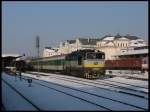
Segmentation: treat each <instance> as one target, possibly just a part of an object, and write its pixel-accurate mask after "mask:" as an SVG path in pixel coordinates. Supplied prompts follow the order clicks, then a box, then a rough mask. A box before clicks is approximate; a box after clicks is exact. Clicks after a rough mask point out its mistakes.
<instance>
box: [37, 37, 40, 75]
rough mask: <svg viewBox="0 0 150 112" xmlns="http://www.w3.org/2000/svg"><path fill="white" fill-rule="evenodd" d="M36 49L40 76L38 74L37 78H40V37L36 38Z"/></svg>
mask: <svg viewBox="0 0 150 112" xmlns="http://www.w3.org/2000/svg"><path fill="white" fill-rule="evenodd" d="M36 48H37V55H38V69H37V70H38V74H37V77H39V76H40V75H39V48H40V37H39V36H37V37H36Z"/></svg>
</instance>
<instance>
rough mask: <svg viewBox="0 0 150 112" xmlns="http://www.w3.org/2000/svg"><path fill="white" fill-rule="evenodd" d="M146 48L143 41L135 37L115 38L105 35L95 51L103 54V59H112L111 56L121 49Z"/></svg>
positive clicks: (118, 36)
mask: <svg viewBox="0 0 150 112" xmlns="http://www.w3.org/2000/svg"><path fill="white" fill-rule="evenodd" d="M141 46H146V43H145V42H144V40H143V39H141V38H139V37H136V36H130V35H126V36H120V35H119V34H117V35H116V36H112V35H106V36H104V37H103V38H101V40H100V41H98V42H97V47H96V48H97V50H100V51H103V52H105V59H106V60H110V59H113V56H114V55H115V54H117V53H118V52H121V50H122V49H131V48H135V47H141Z"/></svg>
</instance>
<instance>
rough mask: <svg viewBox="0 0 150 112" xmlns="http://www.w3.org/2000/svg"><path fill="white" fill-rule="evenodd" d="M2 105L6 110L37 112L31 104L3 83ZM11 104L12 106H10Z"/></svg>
mask: <svg viewBox="0 0 150 112" xmlns="http://www.w3.org/2000/svg"><path fill="white" fill-rule="evenodd" d="M2 101H3V102H2V103H3V105H5V108H6V110H26V111H27V110H36V108H34V107H33V106H32V105H31V104H29V103H28V102H27V101H26V100H23V99H22V97H21V96H20V95H19V94H18V93H16V92H15V91H13V90H12V89H11V88H10V87H9V86H8V85H6V84H5V83H4V82H2ZM10 104H11V105H10Z"/></svg>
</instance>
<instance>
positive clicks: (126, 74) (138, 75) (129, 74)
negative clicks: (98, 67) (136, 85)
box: [106, 70, 148, 80]
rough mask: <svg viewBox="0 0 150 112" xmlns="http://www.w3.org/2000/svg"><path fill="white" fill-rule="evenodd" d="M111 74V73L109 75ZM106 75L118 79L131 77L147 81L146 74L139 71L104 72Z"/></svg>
mask: <svg viewBox="0 0 150 112" xmlns="http://www.w3.org/2000/svg"><path fill="white" fill-rule="evenodd" d="M110 72H111V73H110ZM106 75H111V76H118V77H131V78H139V79H145V80H148V72H145V73H141V71H136V70H135V71H133V70H106Z"/></svg>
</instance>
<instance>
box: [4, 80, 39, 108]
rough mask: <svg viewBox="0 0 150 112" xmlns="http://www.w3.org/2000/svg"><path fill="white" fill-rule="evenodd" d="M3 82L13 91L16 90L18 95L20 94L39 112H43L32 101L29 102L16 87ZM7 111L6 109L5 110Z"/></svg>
mask: <svg viewBox="0 0 150 112" xmlns="http://www.w3.org/2000/svg"><path fill="white" fill-rule="evenodd" d="M2 81H3V82H4V83H5V84H6V85H7V86H9V87H10V88H11V89H12V90H14V91H15V92H16V93H17V94H19V95H20V96H21V97H22V98H23V99H24V100H26V101H27V102H28V103H30V104H31V105H32V106H33V107H34V108H35V109H36V110H37V111H41V109H40V108H39V107H38V106H36V104H34V103H33V102H32V101H31V100H29V99H28V98H26V97H25V96H24V95H23V94H21V93H20V92H19V91H18V90H17V89H16V88H15V87H13V86H12V85H11V84H9V83H8V82H7V81H5V80H4V79H2ZM5 110H6V108H5Z"/></svg>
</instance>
